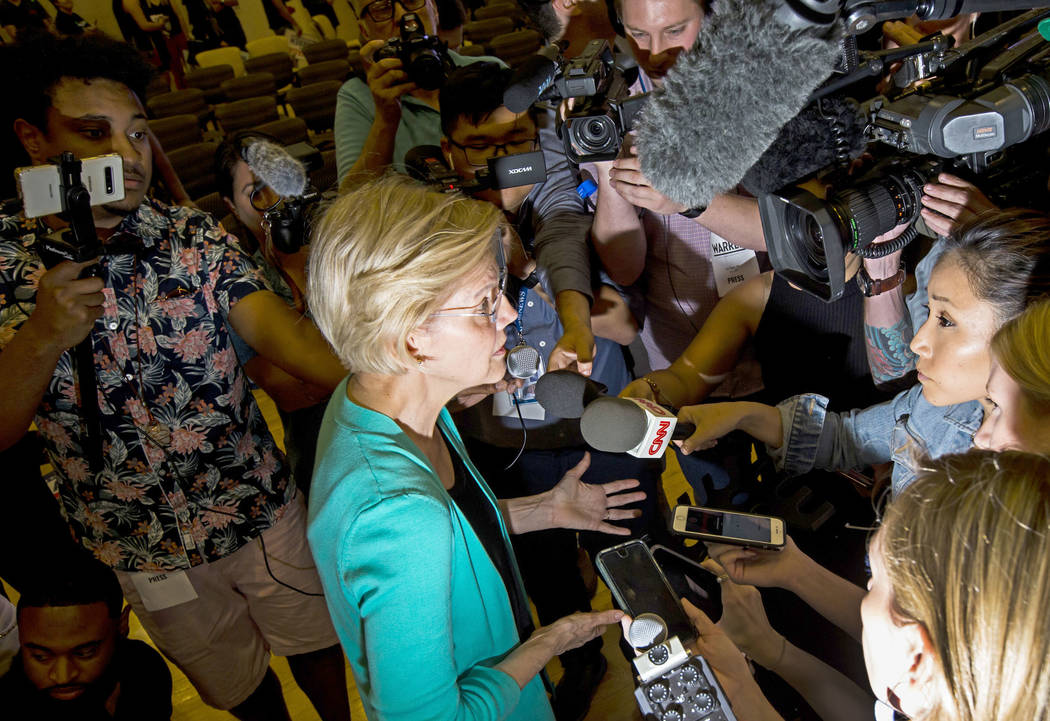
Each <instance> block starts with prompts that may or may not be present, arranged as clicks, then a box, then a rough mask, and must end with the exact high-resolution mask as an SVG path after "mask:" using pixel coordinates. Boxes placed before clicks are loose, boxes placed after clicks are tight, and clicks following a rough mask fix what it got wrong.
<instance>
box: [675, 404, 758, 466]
mask: <svg viewBox="0 0 1050 721" xmlns="http://www.w3.org/2000/svg"><path fill="white" fill-rule="evenodd" d="M743 410H744V409H743V408H742V404H740V403H703V404H701V405H696V406H684V407H683V408H681V409H679V411H678V420H679V421H683V422H686V423H692V424H693V425H695V426H696V432H695V433H693V435H691V436H689V437H688V438H686V439H685V440H684V441H675V443H677V444H678V447H679V448H680V449H681V450H682V453H686V454H689V453H692V452H693V451H698V450H704V449H706V448H712V447H713V446H714V445H715V444H716V443H718V439H719V438H721V437H722V436H724V435H726V434H727V433H730V432H732V431H734V430H736V429H737V428H738V427H739V423H740V419H741V417H742V414H743Z"/></svg>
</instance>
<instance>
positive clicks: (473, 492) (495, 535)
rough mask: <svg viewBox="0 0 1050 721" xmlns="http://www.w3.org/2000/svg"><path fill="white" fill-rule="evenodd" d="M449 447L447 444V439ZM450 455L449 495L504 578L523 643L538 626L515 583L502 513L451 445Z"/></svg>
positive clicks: (519, 635)
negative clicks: (501, 517) (501, 529)
mask: <svg viewBox="0 0 1050 721" xmlns="http://www.w3.org/2000/svg"><path fill="white" fill-rule="evenodd" d="M446 443H448V441H447V439H446ZM449 455H450V456H452V468H453V471H454V473H455V477H454V478H455V479H454V481H453V484H452V488H450V489H448V495H450V496H451V497H452V500H453V501H455V503H456V505H457V506H459V510H461V511H462V512H463V515H464V516H466V517H467V520H468V521H470V525H471V527H472V528H473V529H474V533H476V534H477V536H478V539H480V540H481V545H483V546H484V547H485V550H486V551H487V552H488V554H489V558H490V559H492V565H494V566H495V567H496V570H497V571H499V575H500V576H501V577H502V578H503V585H504V586H506V587H507V596H508V597H509V598H510V607H511V610H512V611H513V612H514V623H515V625H516V626H517V627H518V637H519V638H520V639H521V640H522V641H524V640H525V639H526V638H528V637H529V636H530V635H531V634H532V632H533V630H534V629H535V626H534V625H533V623H532V616H531V615H530V614H529V604H528V601H527V600H526V599H525V598H524V597H523V596H522V594H520V593H518V584H517V583H515V581H514V569H513V565H512V564H513V563H514V561H513V560H512V559H511V556H510V552H509V550H508V548H507V544H506V543H504V542H503V534H502V533H501V532H500V524H499V517H498V516H497V513H499V511H498V510H497V509H496V508H495V507H494V506H493V505H492V503H490V502H489V499H488V498H487V497H486V495H485V493H484V492H483V491H482V490H481V487H480V486H478V483H477V481H476V480H475V479H474V476H473V475H472V474H471V473H470V472H469V471H467V466H466V464H465V463H463V459H462V458H460V457H459V454H458V453H456V451H455V450H453V448H452V447H451V444H449Z"/></svg>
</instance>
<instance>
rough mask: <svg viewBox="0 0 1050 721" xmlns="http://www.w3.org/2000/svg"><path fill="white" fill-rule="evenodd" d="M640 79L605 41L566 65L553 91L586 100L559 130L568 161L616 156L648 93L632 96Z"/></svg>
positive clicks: (591, 43) (591, 42)
mask: <svg viewBox="0 0 1050 721" xmlns="http://www.w3.org/2000/svg"><path fill="white" fill-rule="evenodd" d="M637 77H638V72H637V69H636V68H631V69H630V70H628V69H625V68H623V67H621V66H620V65H618V64H617V62H616V58H615V57H614V56H613V53H612V49H611V48H610V47H609V43H608V41H606V40H592V41H590V42H589V43H588V44H587V47H586V48H584V50H583V53H581V54H580V55H579V56H577V57H576V58H573V59H572V60H571V61H569V62H568V63H567V64H566V65H565V67H564V68H563V70H562V72H561V75H560V76H559V77H558V79H557V80H556V81H555V82H554V85H553V89H554V92H556V93H557V94H558V95H559V96H560V97H562V98H582V100H581V101H578V102H576V103H575V104H574V105H573V107H572V110H570V111H569V112H568V113H567V114H566V115H565V119H564V120H563V121H562V124H561V126H560V127H559V129H558V132H559V134H560V135H561V138H562V141H563V142H564V143H565V155H566V156H568V158H569V160H570V161H572V162H573V163H577V164H578V163H586V162H597V161H601V160H614V159H615V158H616V156H617V155H618V154H619V152H620V145H621V144H622V143H623V136H624V135H626V134H627V132H628V131H630V130H631V128H632V127H633V124H634V117H635V115H637V114H638V111H639V110H641V108H642V107H643V106H644V105H645V101H646V100H647V99H648V96H647V95H645V94H643V95H636V96H633V97H632V96H631V94H630V93H631V85H633V84H634V81H635V80H636V79H637Z"/></svg>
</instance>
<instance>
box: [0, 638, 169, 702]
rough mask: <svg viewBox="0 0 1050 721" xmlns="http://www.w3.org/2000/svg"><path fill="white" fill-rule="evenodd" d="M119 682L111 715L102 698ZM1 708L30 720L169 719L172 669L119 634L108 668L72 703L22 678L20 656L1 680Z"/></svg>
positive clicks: (147, 648) (143, 646) (144, 647)
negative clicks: (58, 699) (51, 694)
mask: <svg viewBox="0 0 1050 721" xmlns="http://www.w3.org/2000/svg"><path fill="white" fill-rule="evenodd" d="M117 682H119V683H120V695H119V696H117V708H116V713H115V714H114V715H113V716H110V715H109V714H108V713H107V712H106V709H105V706H104V704H105V702H106V699H107V698H108V697H109V695H110V694H111V693H112V692H113V687H114V685H115V684H116V683H117ZM0 699H2V701H3V705H4V708H5V709H8V710H9V709H16V710H19V715H18V716H17V718H27V719H30V718H31V719H33V721H70V719H76V721H168V720H169V719H171V672H170V671H168V665H167V664H166V663H164V659H163V658H161V656H160V654H159V653H157V652H156V651H155V650H154V649H153V648H152V647H151V646H149V645H148V644H145V643H143V642H142V641H134V640H131V639H127V638H122V639H120V641H119V642H118V645H117V652H116V654H115V655H114V657H113V661H112V663H111V664H110V669H109V670H108V671H107V672H106V674H105V676H104V677H103V678H102V679H100V680H99V681H98V682H97V684H93V685H92V687H91V688H89V689H88V690H87V691H85V692H84V694H82V695H81V696H80V697H79V698H76V699H73V700H72V701H57V700H55V699H53V698H51V696H50V695H49V694H47V693H45V692H42V691H38V690H37V688H36V687H35V686H34V685H33V684H32V682H30V681H29V679H28V678H26V675H25V671H24V670H23V669H22V660H21V657H16V658H15V662H14V663H13V664H12V665H11V670H10V671H8V672H7V675H5V676H4V677H3V678H0Z"/></svg>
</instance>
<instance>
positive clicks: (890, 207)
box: [831, 169, 925, 252]
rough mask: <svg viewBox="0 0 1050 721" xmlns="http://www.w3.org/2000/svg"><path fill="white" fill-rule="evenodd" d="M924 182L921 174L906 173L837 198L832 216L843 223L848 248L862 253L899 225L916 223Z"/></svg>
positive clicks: (889, 175)
mask: <svg viewBox="0 0 1050 721" xmlns="http://www.w3.org/2000/svg"><path fill="white" fill-rule="evenodd" d="M924 182H925V180H924V177H923V175H922V174H921V173H919V172H917V171H915V170H913V169H905V170H904V171H903V172H898V173H892V174H887V175H886V176H884V177H882V178H879V179H878V180H876V181H874V182H871V183H865V184H864V185H860V186H858V187H857V188H854V189H852V190H846V191H843V192H842V193H840V194H838V195H836V196H835V198H834V199H832V201H831V206H832V212H833V213H834V214H835V215H836V216H838V217H839V219H840V220H841V222H842V225H843V231H844V232H843V237H845V238H848V239H849V240H848V241H847V248H848V249H849V250H852V251H854V252H856V251H858V250H863V249H864V248H866V247H868V246H869V245H871V244H872V242H874V240H875V238H877V237H878V236H880V235H882V234H883V233H888V232H889V231H891V230H893V228H894V227H896V226H897V225H899V224H900V223H903V222H905V221H912V220H915V218H916V216H918V214H919V210H920V209H921V208H922V186H923V183H924Z"/></svg>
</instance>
